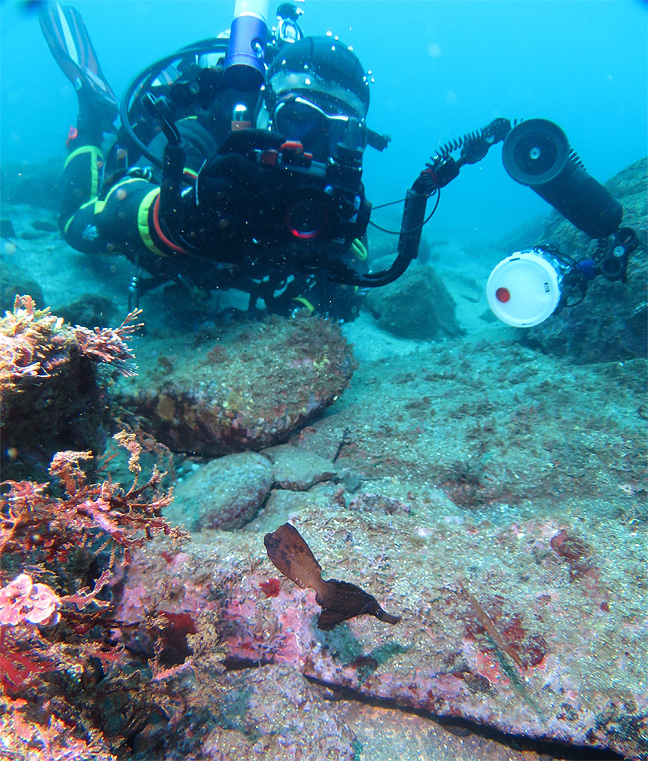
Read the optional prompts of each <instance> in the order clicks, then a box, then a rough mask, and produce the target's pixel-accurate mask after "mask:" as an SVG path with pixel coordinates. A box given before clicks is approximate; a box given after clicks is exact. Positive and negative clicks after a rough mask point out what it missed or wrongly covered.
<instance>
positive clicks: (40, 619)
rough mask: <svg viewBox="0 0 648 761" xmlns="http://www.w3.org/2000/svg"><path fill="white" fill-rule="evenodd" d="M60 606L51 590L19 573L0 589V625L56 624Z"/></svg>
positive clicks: (27, 575) (58, 600) (56, 596)
mask: <svg viewBox="0 0 648 761" xmlns="http://www.w3.org/2000/svg"><path fill="white" fill-rule="evenodd" d="M60 606H61V599H60V597H59V596H58V595H57V594H56V592H54V590H53V589H51V588H50V587H48V586H47V584H39V583H36V584H35V583H34V581H33V580H32V577H31V576H30V575H29V574H27V573H21V574H20V575H18V576H16V578H15V579H13V581H10V582H9V584H7V585H6V586H5V587H2V589H0V625H9V626H16V625H17V624H21V623H23V622H27V623H28V624H42V625H44V626H48V625H50V624H56V623H58V621H59V619H60V617H61V616H60V614H59V612H58V609H59V608H60Z"/></svg>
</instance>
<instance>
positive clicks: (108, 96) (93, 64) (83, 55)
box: [38, 2, 119, 132]
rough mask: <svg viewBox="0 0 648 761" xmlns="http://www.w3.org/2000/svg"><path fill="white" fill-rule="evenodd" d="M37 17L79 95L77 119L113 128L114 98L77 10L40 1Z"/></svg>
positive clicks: (106, 128)
mask: <svg viewBox="0 0 648 761" xmlns="http://www.w3.org/2000/svg"><path fill="white" fill-rule="evenodd" d="M38 18H39V21H40V25H41V29H42V31H43V35H44V37H45V40H46V42H47V44H48V46H49V49H50V50H51V51H52V55H53V56H54V59H55V60H56V62H57V63H58V65H59V67H60V68H61V71H62V72H63V73H64V74H65V76H66V77H67V78H68V79H69V80H70V82H72V84H73V85H74V89H75V90H76V93H77V97H78V99H79V117H80V121H81V122H91V123H92V125H93V126H94V127H96V128H100V129H101V130H102V131H103V132H115V127H114V126H113V125H114V122H115V120H116V119H117V115H118V113H119V109H118V105H117V98H116V97H115V94H114V93H113V91H112V89H111V87H110V85H109V84H108V82H107V81H106V78H105V77H104V74H103V72H102V71H101V66H100V65H99V59H98V58H97V54H96V52H95V49H94V45H93V44H92V40H91V39H90V35H89V34H88V30H87V29H86V26H85V24H84V22H83V18H82V17H81V14H80V13H79V12H78V11H77V10H76V9H75V8H73V7H72V6H71V5H61V4H60V3H58V2H44V3H41V4H40V5H39V6H38Z"/></svg>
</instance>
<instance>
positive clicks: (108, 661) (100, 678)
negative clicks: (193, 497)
mask: <svg viewBox="0 0 648 761" xmlns="http://www.w3.org/2000/svg"><path fill="white" fill-rule="evenodd" d="M115 438H116V439H117V442H118V443H119V444H121V445H122V446H124V447H125V448H126V449H127V451H128V453H129V455H130V461H129V466H130V469H131V471H132V472H133V473H134V474H135V479H134V482H133V484H132V485H131V487H130V488H128V489H123V488H121V487H120V485H119V484H118V483H113V482H112V481H111V480H105V481H103V482H102V483H90V482H89V479H88V478H87V476H86V474H85V472H84V470H83V466H84V464H87V463H88V462H89V460H90V459H91V455H90V453H89V452H71V451H69V452H59V453H57V454H56V455H55V456H54V458H53V459H52V463H51V465H50V470H49V472H50V476H51V477H52V483H51V484H45V483H34V482H30V481H9V482H5V483H4V487H5V489H6V493H5V494H4V495H3V496H2V498H1V499H0V569H2V571H0V575H2V576H4V574H5V573H7V571H10V572H11V576H9V577H8V578H9V579H11V580H10V581H9V580H8V578H6V577H5V578H4V579H3V581H4V586H1V584H0V586H1V588H0V691H1V692H3V693H4V694H5V696H7V697H5V698H4V703H5V706H4V708H3V706H2V701H3V699H2V698H0V714H1V713H2V711H3V710H5V709H6V708H7V705H8V706H9V709H10V710H11V706H12V705H14V704H13V703H11V702H10V698H14V699H15V698H18V699H22V698H27V700H28V701H29V705H30V706H31V710H32V712H33V713H32V715H33V717H34V718H35V719H36V717H37V716H38V715H39V711H42V712H43V713H42V716H43V718H45V717H50V718H51V716H52V715H54V716H55V717H56V718H57V720H63V721H64V722H65V723H66V724H67V725H70V726H72V727H73V728H74V729H75V731H76V732H77V736H82V737H86V738H92V737H94V736H99V735H97V730H101V731H102V732H103V735H104V740H106V739H108V740H109V744H110V745H112V747H119V746H120V745H121V744H123V743H124V742H125V741H126V738H127V736H129V735H130V733H132V732H134V731H135V729H134V728H136V727H137V726H140V725H141V722H142V721H143V720H146V717H147V716H148V715H150V713H151V711H154V710H156V708H155V705H156V703H155V699H156V698H155V696H154V695H153V693H152V692H150V690H149V688H148V687H149V686H150V676H149V672H148V671H147V670H143V669H138V668H137V666H138V663H139V662H141V664H140V665H146V660H147V659H146V658H144V659H143V660H142V657H141V656H139V658H138V657H137V656H135V657H131V656H130V655H129V654H128V653H127V652H126V650H125V649H124V647H123V645H121V644H118V643H116V642H115V639H114V631H115V629H116V627H119V626H122V627H123V626H125V625H124V624H122V623H121V622H119V621H118V620H116V619H115V605H114V601H113V600H112V599H111V594H112V593H113V591H114V590H112V589H111V588H110V587H109V582H110V581H111V579H112V578H113V566H114V564H115V560H116V557H117V556H118V555H121V556H122V557H123V559H124V561H125V562H128V561H129V559H130V557H131V554H132V552H133V551H134V549H135V548H137V547H140V546H141V545H142V544H143V543H144V542H146V541H147V540H148V539H150V538H151V537H153V536H154V535H155V534H158V533H163V534H166V535H167V536H170V537H172V538H173V539H181V538H183V537H184V536H185V535H184V534H183V533H182V532H181V531H180V530H179V529H176V528H173V527H171V526H170V525H169V524H167V522H166V521H165V520H164V518H162V515H161V511H162V509H163V508H164V507H165V506H166V505H168V504H169V503H170V501H171V499H172V497H171V493H170V492H167V491H164V490H162V489H161V479H162V476H163V474H161V473H160V472H159V471H158V470H157V469H156V468H154V469H153V473H152V475H151V477H150V478H149V479H148V480H147V481H146V482H145V483H142V484H139V483H138V478H137V474H138V473H139V472H140V465H139V452H140V447H139V444H138V442H137V440H136V437H135V434H133V433H122V434H119V435H118V436H116V437H115ZM102 568H103V572H102V573H101V575H100V576H99V571H100V570H101V569H102ZM17 571H19V573H17V575H16V572H17ZM3 572H4V573H3ZM97 576H99V578H97ZM39 577H41V578H40V579H39V580H37V581H36V580H35V579H38V578H39ZM93 580H94V581H93ZM88 581H90V584H91V588H90V587H88V586H87V584H88ZM154 619H155V612H154V611H153V612H152V613H151V620H154ZM147 623H150V622H143V623H142V624H141V625H140V627H141V628H143V630H142V632H141V635H142V636H146V637H149V638H150V639H152V641H153V642H154V646H155V652H156V656H157V655H159V653H160V652H161V651H162V646H161V645H159V644H158V640H159V639H160V638H161V637H163V635H164V627H163V626H162V625H160V626H157V627H156V626H148V627H147ZM133 636H134V638H136V635H135V634H134V635H133ZM156 662H157V660H156ZM153 692H154V691H153ZM104 701H108V702H109V703H110V705H111V706H112V707H113V712H112V713H111V714H110V715H107V714H106V710H105V709H102V704H103V702H104ZM117 717H120V718H117ZM36 720H38V719H36ZM104 740H102V741H101V742H100V743H99V745H100V746H102V747H105V744H104ZM88 742H89V743H90V739H88ZM93 742H94V741H93ZM88 747H90V745H88ZM93 747H94V745H93ZM97 747H99V746H97Z"/></svg>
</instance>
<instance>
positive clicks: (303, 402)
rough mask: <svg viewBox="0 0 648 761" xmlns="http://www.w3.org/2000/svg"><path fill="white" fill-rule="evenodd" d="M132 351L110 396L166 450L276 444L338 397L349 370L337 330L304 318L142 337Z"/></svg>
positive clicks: (206, 452)
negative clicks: (133, 372)
mask: <svg viewBox="0 0 648 761" xmlns="http://www.w3.org/2000/svg"><path fill="white" fill-rule="evenodd" d="M138 357H139V358H140V365H139V374H138V376H137V377H136V378H132V379H125V380H124V382H123V383H122V384H120V387H119V401H120V402H121V403H122V404H123V405H125V406H126V407H129V408H131V409H132V410H134V411H135V412H136V413H137V414H138V415H141V416H143V417H144V418H145V419H146V420H147V421H148V423H149V426H150V429H151V431H152V433H153V434H154V436H155V437H156V438H157V439H158V441H160V442H162V443H163V444H165V445H166V446H168V447H169V448H170V449H171V450H172V451H174V452H188V453H193V454H197V455H202V456H211V457H213V456H217V455H223V454H229V453H232V452H239V451H244V450H248V449H252V450H258V449H261V448H262V447H268V446H272V445H274V444H278V443H281V442H282V441H285V440H286V438H287V437H288V436H289V435H290V434H291V433H292V432H293V431H295V430H296V429H298V428H299V427H301V426H303V425H306V424H307V423H308V422H309V421H310V420H312V419H313V418H315V417H316V416H317V415H318V414H320V413H321V412H322V411H323V410H324V409H326V407H328V406H329V405H330V404H332V403H333V402H334V401H335V400H336V399H338V397H339V396H340V394H341V393H342V392H343V391H344V389H345V388H346V387H347V385H348V383H349V380H350V378H351V375H352V373H353V368H354V362H353V357H352V353H351V347H350V345H349V344H348V343H347V341H346V340H345V339H344V337H343V336H342V334H341V332H340V329H339V326H337V325H336V324H335V323H332V322H329V321H327V320H324V319H321V318H318V317H309V316H305V315H298V316H297V317H294V318H291V319H288V318H280V317H271V318H269V319H267V320H266V321H258V322H255V321H253V320H245V321H241V322H239V323H223V324H222V325H220V326H215V327H214V328H212V329H210V330H204V331H202V332H201V333H198V334H189V335H184V334H182V335H178V334H173V335H172V336H164V337H159V338H148V339H147V341H146V350H145V351H142V352H139V353H138Z"/></svg>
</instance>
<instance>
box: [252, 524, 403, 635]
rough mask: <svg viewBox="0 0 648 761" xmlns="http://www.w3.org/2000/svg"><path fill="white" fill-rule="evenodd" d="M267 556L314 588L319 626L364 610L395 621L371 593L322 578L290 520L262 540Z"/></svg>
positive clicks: (294, 578)
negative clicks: (320, 609)
mask: <svg viewBox="0 0 648 761" xmlns="http://www.w3.org/2000/svg"><path fill="white" fill-rule="evenodd" d="M263 542H264V544H265V546H266V551H267V553H268V557H269V558H270V560H271V561H272V562H273V563H274V564H275V566H276V567H277V568H278V569H279V570H280V571H281V573H283V575H284V576H286V577H287V578H289V579H290V580H291V581H294V582H295V584H297V586H298V587H301V588H302V589H306V588H308V589H314V590H315V600H316V601H317V604H318V605H321V606H322V612H321V613H320V616H319V618H318V619H317V626H318V628H319V629H325V630H326V629H332V628H333V627H334V626H337V625H338V624H339V623H341V622H342V621H346V620H347V619H349V618H355V616H362V615H364V614H365V613H366V614H369V615H370V616H375V617H376V618H377V619H379V620H380V621H385V622H386V623H388V624H397V623H398V622H399V621H400V620H401V619H400V616H392V615H390V614H389V613H385V611H384V610H383V609H382V608H381V607H380V605H379V604H378V601H377V600H376V598H375V597H374V596H373V595H370V594H369V593H368V592H365V591H364V590H362V589H360V587H357V586H356V585H355V584H349V583H348V582H346V581H338V580H337V579H329V580H328V581H324V579H322V568H321V566H320V564H319V563H318V562H317V560H315V555H313V553H312V552H311V549H310V547H309V546H308V545H307V544H306V541H305V540H304V537H303V536H302V535H301V534H300V533H299V531H297V529H296V528H295V527H294V526H291V525H290V523H284V524H283V526H279V528H278V529H277V530H276V531H274V532H273V533H272V534H266V535H265V538H264V540H263Z"/></svg>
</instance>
